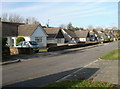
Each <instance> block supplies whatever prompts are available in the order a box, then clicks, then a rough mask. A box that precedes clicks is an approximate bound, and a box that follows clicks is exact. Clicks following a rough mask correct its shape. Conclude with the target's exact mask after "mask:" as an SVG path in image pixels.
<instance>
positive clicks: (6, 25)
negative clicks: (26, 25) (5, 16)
mask: <svg viewBox="0 0 120 89" xmlns="http://www.w3.org/2000/svg"><path fill="white" fill-rule="evenodd" d="M20 24H23V23H12V22H2V23H1V24H0V28H2V36H3V37H8V36H18V26H19V25H20Z"/></svg>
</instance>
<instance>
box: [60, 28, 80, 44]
mask: <svg viewBox="0 0 120 89" xmlns="http://www.w3.org/2000/svg"><path fill="white" fill-rule="evenodd" d="M62 32H63V35H64V37H65V43H67V42H71V41H76V40H77V39H78V37H77V35H76V34H75V32H74V30H70V29H62Z"/></svg>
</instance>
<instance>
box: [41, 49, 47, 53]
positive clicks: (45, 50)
mask: <svg viewBox="0 0 120 89" xmlns="http://www.w3.org/2000/svg"><path fill="white" fill-rule="evenodd" d="M39 52H47V49H40V50H39Z"/></svg>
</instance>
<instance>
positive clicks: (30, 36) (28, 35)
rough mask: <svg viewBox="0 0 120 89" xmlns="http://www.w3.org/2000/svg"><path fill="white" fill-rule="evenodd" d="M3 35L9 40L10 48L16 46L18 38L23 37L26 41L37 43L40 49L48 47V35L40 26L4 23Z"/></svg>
mask: <svg viewBox="0 0 120 89" xmlns="http://www.w3.org/2000/svg"><path fill="white" fill-rule="evenodd" d="M2 35H3V37H6V38H7V39H8V40H7V42H8V46H16V38H17V37H18V36H22V37H24V38H25V41H36V42H38V43H39V46H40V47H46V38H47V34H46V32H45V31H44V30H43V29H42V26H41V25H40V24H18V23H11V22H2Z"/></svg>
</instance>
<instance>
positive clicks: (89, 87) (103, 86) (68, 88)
mask: <svg viewBox="0 0 120 89" xmlns="http://www.w3.org/2000/svg"><path fill="white" fill-rule="evenodd" d="M95 87H96V88H95ZM115 87H116V85H114V84H111V83H107V82H95V81H89V80H74V81H64V82H56V83H51V84H48V85H46V86H44V87H42V88H40V89H44V88H45V89H58V88H59V89H115Z"/></svg>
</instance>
